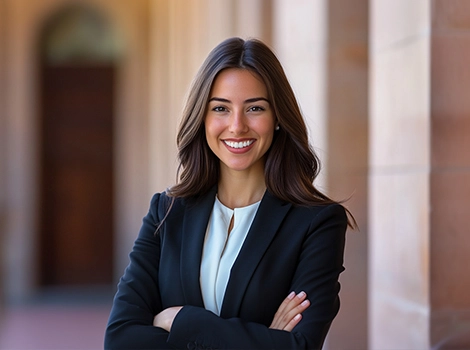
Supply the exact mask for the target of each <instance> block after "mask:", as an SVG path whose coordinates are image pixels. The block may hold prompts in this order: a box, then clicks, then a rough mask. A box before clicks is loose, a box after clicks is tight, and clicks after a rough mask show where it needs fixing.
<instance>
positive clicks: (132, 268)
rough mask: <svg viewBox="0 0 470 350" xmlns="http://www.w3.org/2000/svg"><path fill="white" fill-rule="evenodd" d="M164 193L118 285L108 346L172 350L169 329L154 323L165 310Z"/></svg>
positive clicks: (154, 204)
mask: <svg viewBox="0 0 470 350" xmlns="http://www.w3.org/2000/svg"><path fill="white" fill-rule="evenodd" d="M160 196H161V195H160V194H156V195H154V197H153V198H152V201H151V205H150V210H149V212H148V214H147V215H146V216H145V217H144V219H143V224H142V227H141V229H140V232H139V236H138V238H137V239H136V241H135V243H134V247H133V249H132V252H131V253H130V254H129V259H130V263H129V265H128V266H127V268H126V270H125V272H124V275H123V276H122V277H121V280H120V282H119V284H118V291H117V293H116V295H115V297H114V301H113V306H112V309H111V313H110V316H109V320H108V325H107V328H106V332H105V340H104V347H105V349H149V348H152V349H168V348H169V347H170V346H169V345H168V343H167V338H168V332H166V331H165V330H163V329H161V328H157V327H154V326H153V318H154V316H155V315H156V314H158V313H159V312H160V311H161V310H162V305H161V301H160V300H161V298H160V292H159V289H158V267H159V258H160V239H159V236H158V235H155V230H156V228H157V226H156V225H157V222H159V220H158V216H157V212H158V203H159V199H160Z"/></svg>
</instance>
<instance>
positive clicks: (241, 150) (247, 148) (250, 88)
mask: <svg viewBox="0 0 470 350" xmlns="http://www.w3.org/2000/svg"><path fill="white" fill-rule="evenodd" d="M274 127H275V120H274V116H273V112H272V110H271V106H270V103H269V101H268V93H267V90H266V85H265V84H264V83H263V81H262V80H261V78H260V77H259V76H258V75H256V73H253V72H250V71H248V70H246V69H237V68H229V69H225V70H223V71H221V72H220V73H219V75H218V76H217V78H216V79H215V81H214V83H213V86H212V89H211V93H210V96H209V105H208V108H207V113H206V116H205V130H206V139H207V143H208V144H209V147H210V148H211V150H212V152H214V154H215V155H216V156H217V157H218V158H219V159H220V162H221V171H222V172H223V171H224V170H233V171H252V170H256V171H264V160H263V157H264V155H265V153H266V151H267V150H268V149H269V147H270V146H271V143H272V140H273V135H274Z"/></svg>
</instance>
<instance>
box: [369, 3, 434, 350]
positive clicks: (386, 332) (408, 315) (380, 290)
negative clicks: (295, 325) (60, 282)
mask: <svg viewBox="0 0 470 350" xmlns="http://www.w3.org/2000/svg"><path fill="white" fill-rule="evenodd" d="M430 5H431V3H430V1H429V0H416V1H408V0H372V1H371V3H370V6H371V15H370V51H369V52H370V80H369V81H370V121H369V123H370V125H369V127H370V132H369V135H370V138H369V164H370V170H369V173H370V177H369V230H368V233H369V237H370V241H369V273H370V274H369V297H370V303H369V307H370V309H369V347H370V348H371V349H427V348H429V336H430V332H429V317H430V308H429V293H430V251H429V243H430V236H429V232H430V227H429V219H430V210H431V205H430V202H429V198H430V190H429V189H430V186H429V185H430V181H429V172H430V165H431V164H430V143H429V141H430V122H431V120H430V108H429V107H430V96H429V91H430V79H429V70H430V51H429V48H430V46H429V44H430V35H429V33H430Z"/></svg>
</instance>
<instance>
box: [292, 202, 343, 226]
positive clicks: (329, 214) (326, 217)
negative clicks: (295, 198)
mask: <svg viewBox="0 0 470 350" xmlns="http://www.w3.org/2000/svg"><path fill="white" fill-rule="evenodd" d="M291 215H292V216H293V217H295V218H298V219H299V220H302V219H303V220H304V221H308V222H309V223H310V224H311V225H313V224H321V223H324V222H326V221H329V222H331V221H334V222H340V223H344V225H347V223H348V216H347V211H346V208H345V207H344V206H343V205H342V204H341V203H337V202H332V203H319V204H311V205H293V206H292V210H291Z"/></svg>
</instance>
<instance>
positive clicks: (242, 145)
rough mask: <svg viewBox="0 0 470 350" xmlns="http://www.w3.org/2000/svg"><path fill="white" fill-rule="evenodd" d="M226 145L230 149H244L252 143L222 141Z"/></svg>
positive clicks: (251, 141)
mask: <svg viewBox="0 0 470 350" xmlns="http://www.w3.org/2000/svg"><path fill="white" fill-rule="evenodd" d="M224 142H225V144H226V145H228V146H229V147H232V148H245V147H248V146H249V145H251V144H252V143H253V142H254V141H253V140H250V141H242V142H233V141H224Z"/></svg>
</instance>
